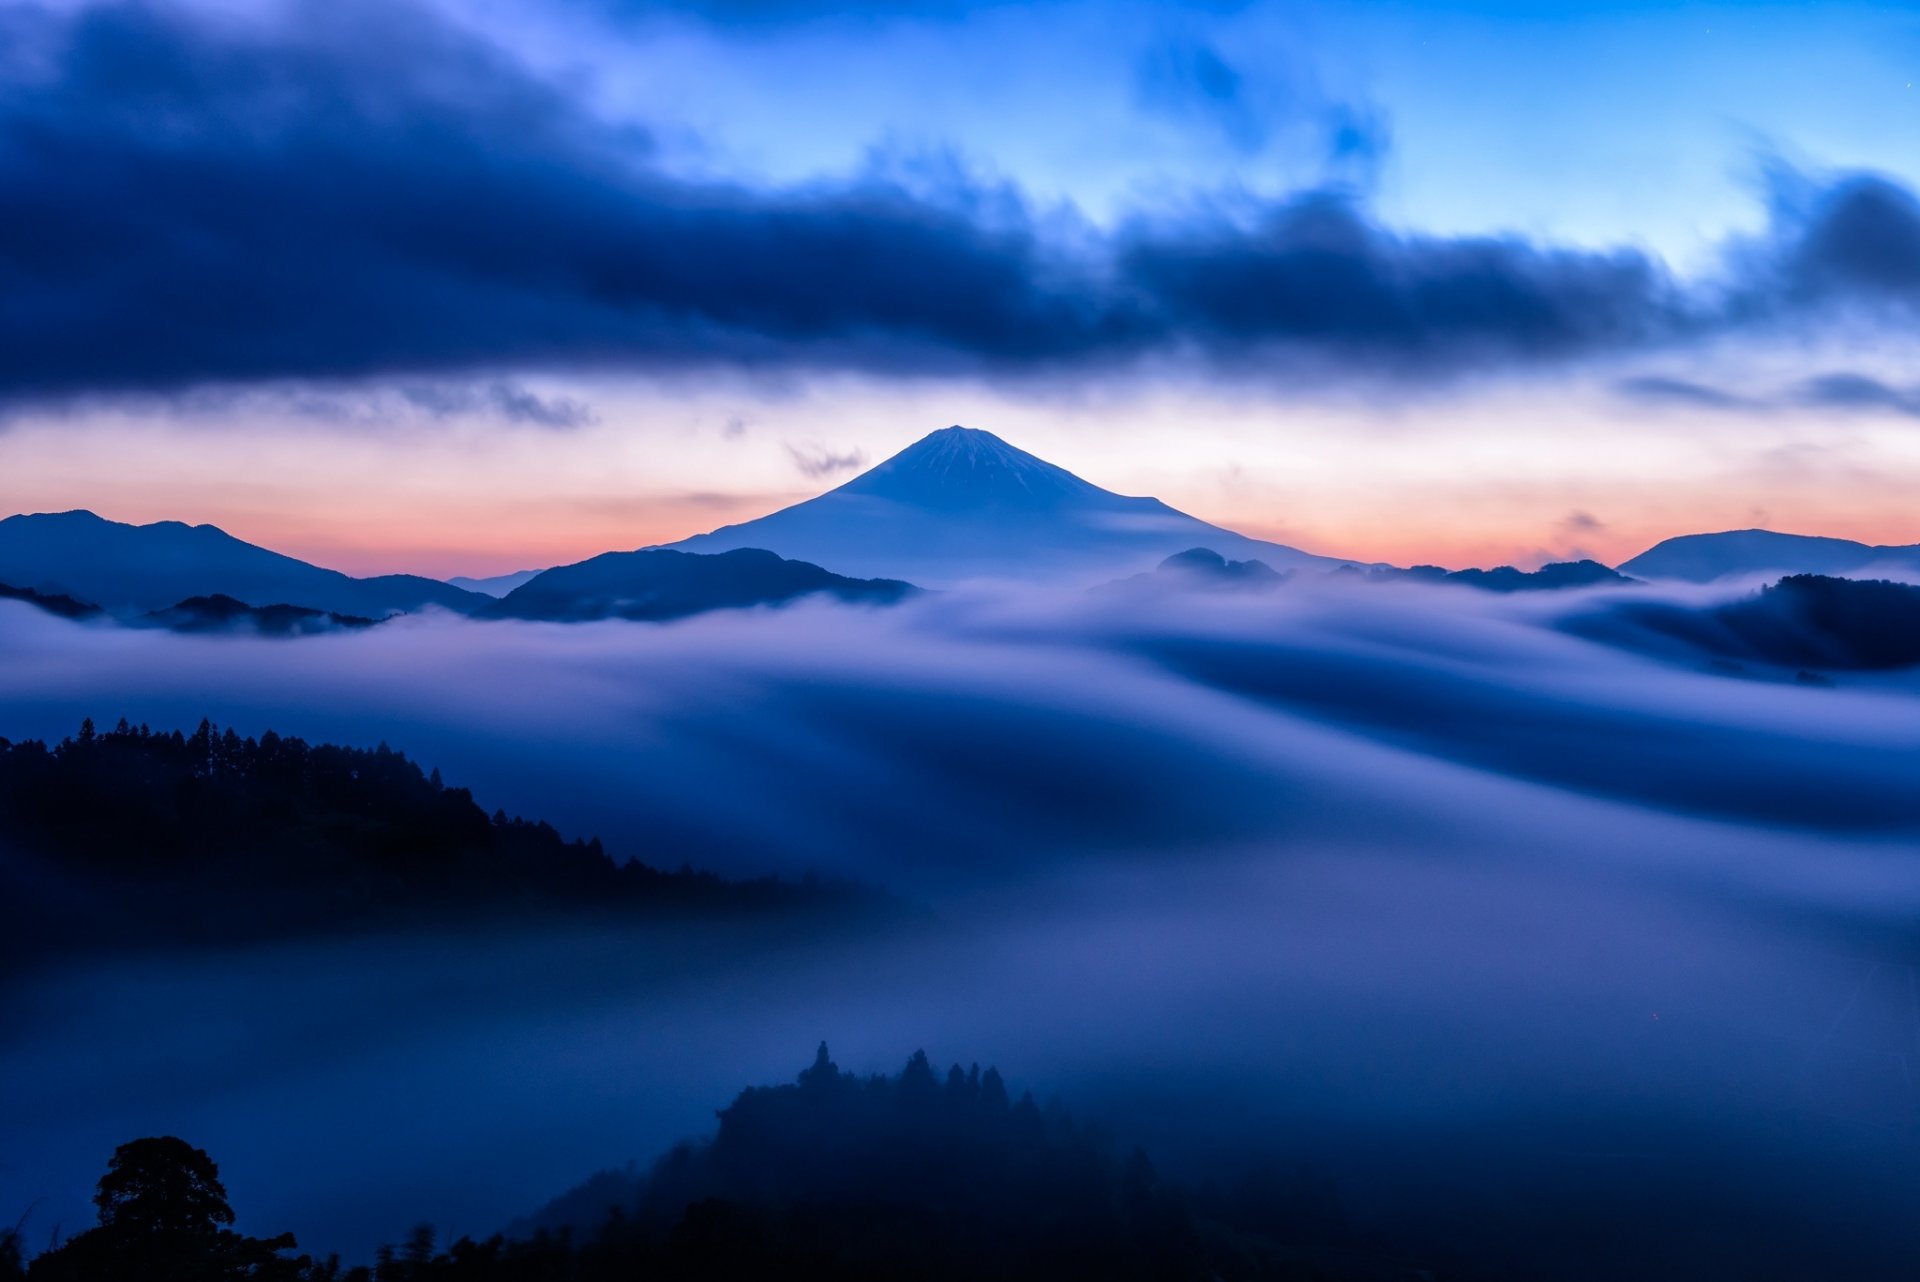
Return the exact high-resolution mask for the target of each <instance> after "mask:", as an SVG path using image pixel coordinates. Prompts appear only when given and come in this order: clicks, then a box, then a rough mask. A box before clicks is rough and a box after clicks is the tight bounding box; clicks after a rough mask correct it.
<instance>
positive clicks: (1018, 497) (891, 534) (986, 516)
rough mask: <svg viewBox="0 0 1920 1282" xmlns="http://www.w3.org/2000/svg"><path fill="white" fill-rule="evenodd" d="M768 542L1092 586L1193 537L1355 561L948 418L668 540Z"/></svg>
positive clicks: (963, 574)
mask: <svg viewBox="0 0 1920 1282" xmlns="http://www.w3.org/2000/svg"><path fill="white" fill-rule="evenodd" d="M667 546H668V547H670V548H673V549H676V550H679V551H685V552H721V551H726V550H729V549H732V548H743V547H757V548H769V549H771V550H773V551H775V552H778V553H779V554H780V555H781V556H785V557H794V558H797V559H799V560H803V561H811V562H813V563H815V564H818V565H826V566H831V567H832V568H833V569H835V570H837V571H839V572H841V573H844V574H853V575H860V576H865V577H879V578H899V579H909V580H911V581H913V582H915V583H920V584H925V585H929V586H943V585H948V584H953V583H958V582H962V581H965V580H968V579H1002V580H1025V581H1035V580H1049V581H1074V580H1079V581H1083V582H1085V583H1095V582H1099V581H1102V580H1105V579H1110V578H1114V577H1116V576H1119V575H1124V574H1130V573H1134V572H1136V571H1141V570H1149V569H1152V568H1153V567H1154V566H1155V565H1158V564H1159V563H1160V562H1161V561H1163V560H1165V559H1166V558H1167V557H1169V556H1173V555H1175V554H1176V553H1180V552H1184V551H1187V550H1189V549H1191V548H1195V547H1203V548H1207V549H1209V550H1211V551H1214V552H1217V553H1219V554H1221V555H1222V556H1223V557H1227V558H1230V559H1234V560H1259V561H1264V562H1266V563H1267V564H1268V565H1269V566H1272V567H1273V568H1275V569H1279V570H1292V569H1301V568H1316V569H1323V570H1328V569H1333V568H1334V567H1336V566H1339V565H1342V564H1345V562H1343V561H1340V560H1338V559H1336V558H1329V557H1319V556H1314V555H1312V554H1310V553H1306V552H1302V551H1300V550H1299V549H1297V548H1290V547H1286V546H1284V545H1282V544H1278V543H1265V542H1262V541H1260V540H1258V539H1250V538H1248V537H1246V536H1245V535H1242V534H1236V533H1234V532H1233V531H1231V530H1224V529H1221V528H1220V527H1219V526H1216V525H1209V524H1208V523H1207V522H1205V521H1202V520H1200V519H1199V518H1197V517H1192V516H1188V515H1187V514H1186V513H1184V512H1180V511H1176V510H1175V509H1173V508H1170V507H1168V506H1167V505H1166V504H1164V503H1162V502H1160V500H1158V499H1152V498H1129V497H1127V496H1125V495H1120V494H1115V493H1112V492H1111V491H1109V490H1103V489H1101V488H1100V487H1099V486H1097V485H1093V484H1091V483H1090V482H1087V481H1084V480H1082V479H1080V478H1079V477H1077V476H1075V475H1074V474H1073V473H1071V472H1069V471H1067V470H1066V469H1064V468H1060V467H1055V466H1054V465H1053V464H1051V463H1048V462H1046V461H1044V460H1042V459H1039V458H1036V457H1034V456H1033V455H1031V454H1028V453H1027V452H1025V451H1024V450H1020V449H1016V448H1014V447H1013V446H1011V445H1009V444H1007V443H1006V442H1005V441H1003V440H1001V439H1000V438H999V437H997V436H995V435H993V434H992V433H991V432H982V431H977V430H975V429H972V428H965V427H948V428H943V429H941V430H940V431H937V432H934V433H932V434H930V435H928V436H926V437H923V438H922V439H921V440H919V441H917V442H916V443H914V444H913V445H910V446H908V447H907V448H906V449H904V450H902V451H901V452H900V453H898V454H896V455H894V456H893V457H892V458H890V459H888V460H887V461H886V462H884V463H881V464H880V465H879V466H877V467H874V468H872V469H870V470H869V471H866V472H863V473H861V474H860V475H859V476H857V477H855V478H854V479H852V480H851V481H848V482H847V483H846V484H845V485H842V486H840V487H839V488H838V489H835V490H830V491H829V492H827V493H825V494H822V495H820V496H819V497H817V498H812V499H808V500H807V501H806V502H804V503H797V504H795V505H794V506H792V507H789V508H783V509H782V510H780V511H778V512H775V513H772V514H771V515H769V516H764V517H761V518H759V519H758V520H753V521H747V522H744V523H743V524H740V525H729V526H724V527H722V528H720V529H718V530H715V531H713V532H712V533H710V534H700V535H696V536H694V537H693V538H690V539H683V540H681V541H680V542H678V543H673V544H669V545H667Z"/></svg>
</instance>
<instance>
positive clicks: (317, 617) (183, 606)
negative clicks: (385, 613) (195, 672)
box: [135, 596, 375, 637]
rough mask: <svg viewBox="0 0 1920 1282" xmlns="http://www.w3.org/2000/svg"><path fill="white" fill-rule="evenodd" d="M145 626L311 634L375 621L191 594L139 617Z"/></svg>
mask: <svg viewBox="0 0 1920 1282" xmlns="http://www.w3.org/2000/svg"><path fill="white" fill-rule="evenodd" d="M135 622H136V623H138V624H139V625H140V626H142V627H152V628H167V629H169V630H170V631H174V632H233V633H252V634H254V635H257V636H263V637H308V636H316V635H318V634H319V633H322V632H350V631H356V630H358V629H360V628H370V627H372V626H373V625H374V623H375V620H373V619H368V618H362V617H361V616H360V615H357V614H334V613H333V612H331V611H329V610H309V609H307V608H306V607H305V606H298V605H263V606H252V605H248V604H247V603H246V602H245V601H236V600H234V599H233V598H232V597H230V596H196V597H188V598H187V599H186V600H184V601H181V602H179V603H178V604H176V605H171V606H168V607H167V608H166V609H164V610H155V611H154V612H153V613H151V614H143V615H141V616H140V617H139V619H137V620H135Z"/></svg>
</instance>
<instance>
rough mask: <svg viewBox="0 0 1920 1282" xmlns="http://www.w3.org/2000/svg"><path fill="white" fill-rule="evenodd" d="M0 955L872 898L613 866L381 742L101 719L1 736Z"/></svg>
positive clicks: (798, 885)
mask: <svg viewBox="0 0 1920 1282" xmlns="http://www.w3.org/2000/svg"><path fill="white" fill-rule="evenodd" d="M0 856H4V857H0V936H4V942H0V952H10V953H12V954H13V955H14V956H16V957H17V956H18V955H20V954H22V953H25V952H31V951H37V950H45V949H55V948H68V949H70V948H99V947H110V946H115V945H145V944H177V943H202V942H230V941H238V940H243V939H255V938H270V937H275V936H280V935H285V934H289V933H294V932H299V931H303V930H314V929H322V928H329V927H358V926H369V925H405V924H409V923H420V922H445V921H463V920H471V919H473V918H475V917H476V916H485V917H489V918H491V917H497V916H499V915H502V914H507V915H516V916H529V915H539V914H551V913H555V912H563V913H566V914H569V915H577V914H580V913H596V914H606V915H612V916H614V917H621V918H624V917H631V916H634V915H636V914H641V915H644V914H646V913H648V912H656V913H657V912H673V913H687V912H707V911H713V912H738V911H779V910H790V909H806V908H831V909H834V910H836V911H844V910H850V909H855V908H859V909H863V910H864V909H872V908H878V907H880V906H881V904H882V903H883V900H882V897H881V896H879V895H878V894H877V893H876V892H871V891H867V890H864V889H862V888H858V887H854V886H850V885H845V884H841V883H830V882H815V881H811V880H809V881H804V882H789V881H781V880H777V879H773V878H766V879H761V880H753V881H729V880H723V879H721V878H719V877H716V876H713V875H711V874H707V873H701V872H695V871H693V870H692V869H690V868H686V867H682V868H681V869H680V870H679V871H674V872H669V871H663V870H661V869H658V868H654V867H650V866H648V865H647V864H644V863H641V862H639V861H637V860H634V859H628V860H625V861H618V860H615V859H614V858H612V857H610V856H609V855H608V854H607V852H606V851H605V850H603V849H602V848H601V844H600V841H599V840H598V839H597V838H595V839H593V840H589V841H581V840H577V839H576V840H573V841H568V840H565V839H563V838H562V837H561V836H560V834H559V833H558V832H557V831H555V830H554V829H553V828H552V827H551V826H550V825H548V824H546V823H544V822H532V821H528V820H525V819H521V818H517V817H509V816H507V815H506V814H504V813H501V812H499V811H496V812H495V813H494V814H493V815H492V816H488V815H487V813H486V812H485V811H484V810H482V809H481V808H480V807H479V806H478V805H476V804H475V803H474V800H473V797H472V795H471V794H470V793H469V792H468V791H467V790H466V789H464V788H454V787H448V786H446V785H444V784H443V783H442V782H441V779H440V772H439V771H438V770H437V769H436V770H433V771H431V772H428V771H423V770H421V768H420V767H419V766H418V765H417V764H415V763H414V762H412V761H410V760H408V759H407V757H406V756H405V755H403V754H401V753H399V752H395V751H393V750H392V749H390V748H388V747H387V746H386V745H385V744H381V745H380V746H379V747H377V748H373V749H359V748H345V747H338V746H335V745H332V744H308V743H306V742H305V741H304V740H301V739H297V738H285V737H282V736H280V735H278V734H275V733H274V732H272V731H271V730H269V731H267V732H266V733H265V734H263V735H261V736H260V737H259V738H258V739H252V738H242V737H241V736H240V735H238V734H236V733H235V732H234V731H233V729H232V728H231V727H229V728H227V729H225V730H221V729H219V728H217V727H216V726H214V725H213V724H211V723H210V722H206V721H202V722H201V723H200V726H199V728H198V729H197V730H196V731H194V733H192V734H190V735H188V734H182V733H181V732H179V731H178V730H175V731H171V732H167V731H154V730H151V729H149V728H148V727H146V726H144V725H142V726H130V725H128V724H127V723H126V721H124V720H122V721H121V722H120V723H119V725H117V726H116V727H115V728H114V729H112V730H110V731H107V732H105V733H98V732H96V730H95V727H94V725H93V723H92V721H90V720H89V721H88V722H86V723H85V724H83V725H82V726H81V728H80V732H79V733H78V734H77V735H75V736H74V737H72V738H68V739H64V740H62V741H61V742H59V743H58V744H53V745H48V744H47V743H45V742H43V741H40V740H24V741H21V742H18V743H15V742H11V741H9V740H6V739H0Z"/></svg>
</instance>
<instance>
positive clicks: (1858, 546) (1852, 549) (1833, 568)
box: [1620, 530, 1920, 583]
mask: <svg viewBox="0 0 1920 1282" xmlns="http://www.w3.org/2000/svg"><path fill="white" fill-rule="evenodd" d="M1620 570H1621V572H1622V573H1625V574H1631V575H1633V576H1634V577H1636V578H1642V579H1680V580H1683V581H1685V582H1688V583H1711V582H1712V581H1713V580H1715V579H1725V578H1733V577H1735V576H1741V575H1760V574H1836V575H1859V574H1867V573H1880V574H1897V573H1901V572H1903V571H1904V572H1906V573H1909V574H1920V544H1910V545H1906V546H1886V545H1878V546H1876V545H1874V544H1869V543H1856V542H1854V541H1853V540H1852V539H1828V538H1820V537H1817V536H1815V535H1810V534H1777V533H1775V532H1774V531H1772V530H1727V531H1725V532H1723V533H1719V534H1684V535H1681V536H1680V537H1678V538H1672V539H1666V540H1663V541H1662V542H1659V543H1656V544H1654V545H1653V546H1652V547H1651V548H1648V549H1647V550H1646V551H1645V552H1642V553H1641V554H1640V555H1639V556H1636V557H1634V558H1633V559H1632V560H1631V561H1625V562H1622V563H1621V565H1620Z"/></svg>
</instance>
